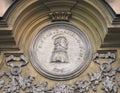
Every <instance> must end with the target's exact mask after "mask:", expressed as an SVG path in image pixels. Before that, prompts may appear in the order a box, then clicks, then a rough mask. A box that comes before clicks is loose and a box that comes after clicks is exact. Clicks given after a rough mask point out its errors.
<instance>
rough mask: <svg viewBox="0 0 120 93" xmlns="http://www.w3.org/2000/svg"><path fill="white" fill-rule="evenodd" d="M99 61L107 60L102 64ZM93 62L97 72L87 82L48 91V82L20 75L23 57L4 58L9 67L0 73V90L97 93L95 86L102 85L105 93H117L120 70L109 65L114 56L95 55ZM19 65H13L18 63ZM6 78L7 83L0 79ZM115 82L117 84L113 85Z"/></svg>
mask: <svg viewBox="0 0 120 93" xmlns="http://www.w3.org/2000/svg"><path fill="white" fill-rule="evenodd" d="M101 59H107V61H105V62H103V60H101ZM93 61H94V62H95V63H97V64H98V65H99V66H100V71H99V72H91V73H89V74H88V76H89V81H88V80H78V81H76V82H75V83H74V84H73V85H69V84H64V83H60V82H58V83H57V84H56V85H55V86H54V87H53V88H51V89H48V88H47V85H48V82H39V83H37V84H35V83H33V81H34V80H35V77H32V76H27V77H23V76H22V75H21V68H22V67H23V66H26V65H27V63H28V61H27V59H26V57H25V56H24V55H21V56H20V57H15V56H13V55H11V56H9V57H7V58H6V63H7V65H8V66H10V67H11V69H10V71H8V72H1V73H0V89H1V90H2V91H3V93H20V90H21V89H22V90H23V91H24V92H25V93H88V92H89V89H92V90H93V91H94V92H97V86H98V85H99V84H100V83H102V90H103V91H104V92H105V93H118V87H120V76H119V77H118V78H116V74H117V73H119V72H120V68H119V67H118V68H112V66H111V64H112V63H113V62H114V61H115V54H114V53H111V52H108V53H106V54H99V53H96V54H95V55H94V56H93ZM101 61H102V62H101ZM18 62H19V64H15V63H18ZM4 76H7V77H8V79H9V81H8V82H7V81H5V80H4V79H3V78H2V77H4ZM116 81H117V83H115V82H116Z"/></svg>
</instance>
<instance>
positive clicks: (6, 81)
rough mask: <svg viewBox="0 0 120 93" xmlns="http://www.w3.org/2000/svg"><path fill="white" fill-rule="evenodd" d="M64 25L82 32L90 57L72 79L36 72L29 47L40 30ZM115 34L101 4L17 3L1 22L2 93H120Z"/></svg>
mask: <svg viewBox="0 0 120 93" xmlns="http://www.w3.org/2000/svg"><path fill="white" fill-rule="evenodd" d="M63 21H64V22H66V23H68V24H72V25H74V26H76V27H77V28H78V29H81V30H82V31H83V32H84V33H86V35H87V37H88V39H89V40H90V43H91V48H92V49H91V51H92V58H91V60H90V64H89V65H88V67H87V68H86V69H85V70H84V71H83V72H82V73H81V74H79V75H77V76H75V77H74V78H71V79H68V80H53V79H49V78H46V77H44V76H43V75H41V74H39V73H38V72H37V70H35V69H34V66H33V65H32V64H31V60H30V55H29V47H30V43H31V41H32V39H33V37H34V36H35V34H37V33H39V31H40V30H41V29H43V28H44V27H45V26H48V25H50V24H53V23H55V22H63ZM119 32H120V21H119V16H118V15H117V14H115V13H114V12H113V11H112V10H111V8H110V7H109V6H108V5H107V4H106V3H105V2H104V0H51V1H49V0H15V3H14V4H13V5H12V6H11V7H10V8H9V10H8V12H7V13H6V14H5V15H4V16H3V18H1V19H0V93H119V92H120V88H119V87H120V39H119V36H120V33H119ZM60 39H61V38H60ZM60 39H59V40H56V39H55V40H56V41H59V42H60ZM55 40H54V42H55ZM68 41H69V40H68ZM48 43H49V42H48ZM68 43H69V42H68ZM53 47H55V45H54V44H53ZM54 51H55V49H53V50H52V52H54ZM66 51H67V48H66ZM66 51H64V53H65V52H66ZM45 59H47V58H46V57H45Z"/></svg>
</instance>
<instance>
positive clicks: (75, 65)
mask: <svg viewBox="0 0 120 93" xmlns="http://www.w3.org/2000/svg"><path fill="white" fill-rule="evenodd" d="M91 53H92V51H91V45H90V41H89V39H88V38H87V36H86V34H85V33H84V32H83V31H81V30H80V29H78V28H77V27H75V26H73V25H71V24H68V23H66V22H55V23H53V24H50V25H48V26H45V27H44V28H42V29H41V30H40V31H39V32H38V33H37V34H36V35H35V37H33V40H32V42H31V44H30V48H29V54H30V60H31V62H32V64H33V66H34V67H35V69H36V70H37V71H38V72H39V73H40V74H42V75H43V76H45V77H47V78H50V79H55V80H66V79H71V78H73V77H75V76H77V75H79V74H80V73H81V72H82V71H83V70H85V69H86V67H87V66H88V64H89V62H90V59H91Z"/></svg>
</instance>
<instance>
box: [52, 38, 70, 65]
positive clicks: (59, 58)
mask: <svg viewBox="0 0 120 93" xmlns="http://www.w3.org/2000/svg"><path fill="white" fill-rule="evenodd" d="M67 49H68V40H67V39H66V37H64V36H59V37H57V38H55V40H54V50H53V52H52V56H51V63H68V62H69V58H68V54H67Z"/></svg>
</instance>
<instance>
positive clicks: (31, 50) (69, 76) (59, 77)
mask: <svg viewBox="0 0 120 93" xmlns="http://www.w3.org/2000/svg"><path fill="white" fill-rule="evenodd" d="M58 25H62V26H67V27H69V28H71V29H74V31H75V32H77V33H78V34H79V35H80V36H81V37H82V38H83V39H84V40H83V41H84V43H85V44H86V46H87V49H86V51H87V53H86V54H85V56H86V59H85V60H84V61H83V62H82V64H81V65H80V66H79V67H78V68H76V69H75V71H73V72H71V73H69V74H66V75H56V74H52V73H50V72H47V71H45V70H44V69H43V68H42V67H41V66H40V65H38V64H37V61H38V60H36V55H35V54H36V53H35V52H36V51H35V50H34V46H35V43H36V41H37V40H38V38H39V36H40V34H41V32H43V31H45V30H46V29H48V28H49V27H55V26H58ZM29 58H30V61H31V63H32V65H33V67H34V68H35V69H36V70H37V71H38V72H39V73H40V74H41V75H43V76H44V77H46V78H48V79H52V80H68V79H72V78H75V77H76V76H78V75H80V73H82V72H83V71H84V70H85V69H86V68H87V67H88V65H89V63H90V61H91V58H92V47H91V43H90V41H89V39H88V36H87V35H86V33H85V32H84V31H82V30H80V29H79V28H78V27H76V26H74V25H72V24H70V23H68V22H54V23H52V24H49V25H47V26H45V27H43V28H42V29H40V30H39V31H38V32H37V33H36V34H35V35H34V36H33V38H32V40H31V43H30V47H29ZM43 64H44V62H43Z"/></svg>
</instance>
